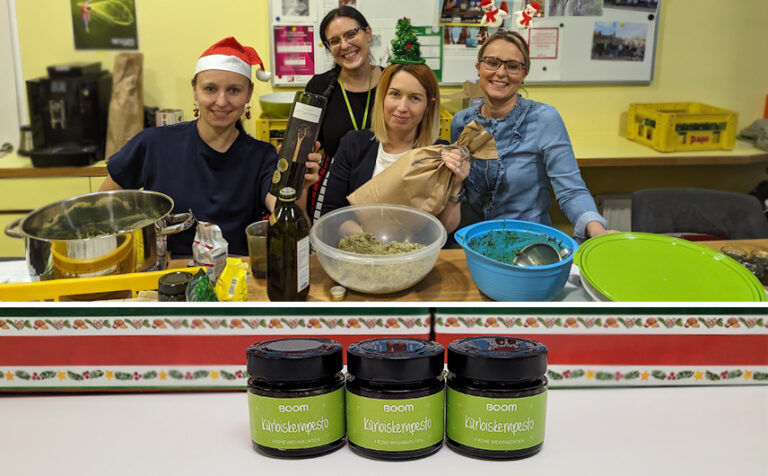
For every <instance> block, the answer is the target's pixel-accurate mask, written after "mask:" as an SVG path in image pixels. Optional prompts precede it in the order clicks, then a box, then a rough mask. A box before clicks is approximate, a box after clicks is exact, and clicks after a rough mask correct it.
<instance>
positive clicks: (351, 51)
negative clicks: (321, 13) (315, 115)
mask: <svg viewBox="0 0 768 476" xmlns="http://www.w3.org/2000/svg"><path fill="white" fill-rule="evenodd" d="M320 39H321V40H322V41H323V44H324V45H325V47H326V48H327V49H328V51H329V52H330V53H331V54H332V55H333V59H334V61H335V62H336V64H335V65H334V67H333V68H332V69H331V70H329V71H326V72H325V73H322V74H316V75H315V76H313V77H312V79H310V80H309V83H308V84H307V87H306V88H305V90H306V91H307V92H311V93H315V94H322V95H323V96H325V97H327V98H328V106H327V107H326V111H325V115H324V119H323V123H322V124H321V125H320V134H319V136H318V141H320V144H321V146H322V148H323V151H324V153H323V160H322V162H321V164H320V180H319V181H318V182H317V183H316V184H315V185H313V186H312V188H311V189H310V192H309V196H308V201H307V212H308V213H309V216H310V218H311V219H312V220H314V219H316V218H318V217H319V216H320V208H321V205H322V202H323V199H324V196H325V186H326V183H325V176H326V173H327V172H328V169H329V168H330V164H331V160H332V159H333V157H334V156H335V155H336V150H337V149H338V147H339V142H340V141H341V138H342V137H344V135H345V134H346V133H347V132H349V131H352V130H354V131H358V130H364V129H368V128H369V127H370V126H371V110H372V109H373V104H374V100H375V98H376V84H377V83H378V82H379V78H380V77H381V73H382V68H380V67H379V66H376V65H374V64H373V61H372V59H371V48H370V45H371V41H373V35H372V33H371V27H370V26H369V25H368V21H366V19H365V17H364V16H363V15H362V14H361V13H360V12H359V11H358V10H357V9H355V8H354V7H349V6H344V7H340V8H335V9H333V10H331V11H330V12H328V14H327V15H326V16H325V18H323V21H322V22H321V23H320Z"/></svg>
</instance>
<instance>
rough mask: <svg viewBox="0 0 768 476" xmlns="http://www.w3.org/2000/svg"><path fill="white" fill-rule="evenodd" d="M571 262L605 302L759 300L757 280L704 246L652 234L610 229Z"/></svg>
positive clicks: (763, 296)
mask: <svg viewBox="0 0 768 476" xmlns="http://www.w3.org/2000/svg"><path fill="white" fill-rule="evenodd" d="M573 262H574V263H575V264H576V266H578V267H579V272H580V273H581V276H582V277H583V278H584V279H585V280H586V281H587V282H588V283H589V284H590V285H592V287H594V289H595V290H596V291H598V292H600V293H601V294H602V295H603V296H605V297H607V298H608V299H610V300H611V301H765V300H766V293H765V289H764V288H763V286H762V285H761V284H760V281H758V279H757V278H756V277H755V276H754V275H752V273H750V272H749V270H747V269H746V268H745V267H743V266H742V265H741V264H739V263H738V262H737V261H735V260H733V259H731V258H729V257H727V256H725V255H724V254H722V253H720V252H718V251H715V250H713V249H711V248H707V247H706V246H702V245H698V244H696V243H693V242H690V241H686V240H681V239H679V238H673V237H671V236H666V235H656V234H652V233H634V232H633V233H611V234H607V235H601V236H598V237H595V238H591V239H589V240H587V241H586V242H584V244H582V245H581V246H580V247H579V249H578V250H577V251H576V254H575V255H574V258H573Z"/></svg>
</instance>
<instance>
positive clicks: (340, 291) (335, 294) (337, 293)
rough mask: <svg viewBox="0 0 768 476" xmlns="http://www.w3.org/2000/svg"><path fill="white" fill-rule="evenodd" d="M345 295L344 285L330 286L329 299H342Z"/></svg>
mask: <svg viewBox="0 0 768 476" xmlns="http://www.w3.org/2000/svg"><path fill="white" fill-rule="evenodd" d="M346 295H347V288H345V287H344V286H333V287H332V288H331V301H343V300H344V298H345V297H346Z"/></svg>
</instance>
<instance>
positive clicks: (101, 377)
mask: <svg viewBox="0 0 768 476" xmlns="http://www.w3.org/2000/svg"><path fill="white" fill-rule="evenodd" d="M547 377H548V378H549V386H550V387H552V388H558V387H578V386H605V387H610V386H617V387H621V386H648V387H653V386H667V385H697V386H699V385H700V386H709V385H755V384H757V385H764V384H765V383H766V382H768V367H766V366H755V367H744V368H735V367H675V366H654V367H624V366H574V367H571V366H562V365H553V366H550V367H549V370H548V371H547ZM247 378H248V375H247V373H246V371H245V369H244V368H241V367H237V366H231V367H209V368H206V367H167V366H166V367H145V366H139V367H129V366H116V367H111V366H107V367H90V368H89V367H22V368H15V369H10V368H0V391H3V390H5V391H20V390H30V389H31V390H34V389H38V390H57V389H59V390H60V389H72V390H88V389H92V390H95V389H104V388H107V389H108V388H114V389H132V388H133V389H137V390H142V389H195V388H228V389H242V388H245V386H246V384H247Z"/></svg>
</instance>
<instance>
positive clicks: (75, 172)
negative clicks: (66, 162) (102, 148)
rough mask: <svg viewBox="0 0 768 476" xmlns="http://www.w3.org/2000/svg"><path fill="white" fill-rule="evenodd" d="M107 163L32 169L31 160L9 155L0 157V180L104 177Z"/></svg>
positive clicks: (102, 161) (15, 154) (13, 154)
mask: <svg viewBox="0 0 768 476" xmlns="http://www.w3.org/2000/svg"><path fill="white" fill-rule="evenodd" d="M106 176H107V162H106V161H104V160H100V161H98V162H94V163H93V164H91V165H88V166H85V167H33V166H32V159H30V158H29V157H22V156H20V155H18V154H17V153H15V152H14V153H11V154H8V155H5V156H3V157H0V178H22V177H29V178H38V177H106Z"/></svg>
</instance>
